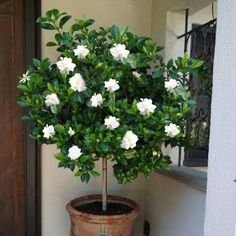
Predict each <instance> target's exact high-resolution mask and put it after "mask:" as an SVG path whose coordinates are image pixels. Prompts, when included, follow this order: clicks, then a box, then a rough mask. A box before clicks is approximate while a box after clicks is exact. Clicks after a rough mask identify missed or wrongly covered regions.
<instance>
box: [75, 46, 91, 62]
mask: <svg viewBox="0 0 236 236" xmlns="http://www.w3.org/2000/svg"><path fill="white" fill-rule="evenodd" d="M73 52H74V54H75V56H77V57H78V58H81V59H83V58H85V57H86V56H87V55H88V54H89V50H88V49H87V47H86V46H84V45H78V46H77V48H76V49H74V50H73Z"/></svg>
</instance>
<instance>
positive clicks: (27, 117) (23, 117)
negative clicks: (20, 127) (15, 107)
mask: <svg viewBox="0 0 236 236" xmlns="http://www.w3.org/2000/svg"><path fill="white" fill-rule="evenodd" d="M21 120H23V121H30V120H32V118H31V117H30V116H28V115H25V116H22V117H21Z"/></svg>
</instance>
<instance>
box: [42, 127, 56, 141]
mask: <svg viewBox="0 0 236 236" xmlns="http://www.w3.org/2000/svg"><path fill="white" fill-rule="evenodd" d="M54 135H55V129H54V126H53V125H46V126H45V127H44V128H43V137H44V138H51V137H53V136H54Z"/></svg>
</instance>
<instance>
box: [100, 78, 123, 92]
mask: <svg viewBox="0 0 236 236" xmlns="http://www.w3.org/2000/svg"><path fill="white" fill-rule="evenodd" d="M104 84H105V88H106V89H107V91H108V92H110V93H112V92H115V91H116V90H118V89H119V88H120V86H119V81H117V80H115V79H109V80H108V81H105V82H104Z"/></svg>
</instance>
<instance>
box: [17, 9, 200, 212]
mask: <svg viewBox="0 0 236 236" xmlns="http://www.w3.org/2000/svg"><path fill="white" fill-rule="evenodd" d="M70 18H71V16H69V15H67V14H66V13H60V12H59V11H58V10H56V9H53V10H50V11H48V12H47V13H46V15H45V16H44V17H40V18H39V19H38V23H40V25H41V27H42V28H44V29H47V30H54V31H55V32H56V33H55V40H54V41H53V42H48V43H47V46H55V47H56V48H57V52H58V53H59V57H58V60H57V62H56V63H55V64H52V63H51V62H50V60H49V59H48V58H46V59H43V60H38V59H34V60H33V64H32V66H31V67H30V68H29V69H28V71H27V72H26V74H24V75H23V76H22V77H21V78H20V80H19V84H18V88H19V90H20V93H19V97H18V104H19V105H21V106H24V107H28V110H27V112H28V114H27V115H25V116H24V117H23V120H26V121H33V129H32V132H31V136H32V137H33V138H35V139H36V140H38V141H39V142H40V143H46V144H56V146H57V148H58V150H59V153H58V154H56V158H57V160H58V161H59V167H64V168H69V169H70V170H72V171H74V172H75V176H80V178H81V180H82V182H88V181H89V179H90V176H99V171H97V170H95V169H94V168H95V162H97V161H99V160H100V159H102V160H103V161H102V162H103V210H106V194H107V190H106V188H107V173H106V172H107V171H106V166H107V160H108V159H110V160H111V161H112V162H113V163H114V164H113V170H114V175H115V177H116V178H117V180H118V181H119V183H127V182H130V181H131V180H134V179H135V178H136V177H137V176H138V174H139V173H142V174H144V176H148V175H149V174H150V173H151V171H153V170H158V169H165V170H168V169H169V167H170V163H171V161H170V158H169V157H168V156H166V155H164V154H163V153H162V148H161V147H162V144H163V143H164V144H166V145H167V144H170V145H171V146H176V145H181V146H186V141H185V127H186V120H187V118H188V116H189V115H190V114H191V111H192V109H193V107H194V102H193V101H192V100H191V99H190V97H191V94H190V92H189V90H188V79H187V78H188V77H189V75H190V74H194V75H195V76H196V75H198V74H199V71H200V69H202V68H203V66H204V65H203V62H202V61H199V60H194V59H190V58H188V57H187V55H185V56H184V57H183V58H178V59H177V60H175V61H173V60H170V61H169V62H168V64H167V65H165V64H164V63H163V61H162V58H161V56H160V55H159V54H158V52H159V51H160V50H161V48H160V47H158V46H157V45H156V44H155V43H153V42H152V41H151V39H150V38H148V37H139V36H136V35H134V34H132V33H131V32H129V31H128V28H124V29H122V30H120V29H119V28H118V27H116V26H112V27H110V28H103V27H100V28H99V29H98V30H94V29H92V30H91V29H89V28H88V27H89V26H90V25H92V24H93V23H94V20H91V19H88V20H86V19H81V20H77V21H76V22H75V23H74V24H72V26H71V27H69V29H68V31H63V26H64V24H65V23H66V22H67V21H68V20H69V19H70Z"/></svg>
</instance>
